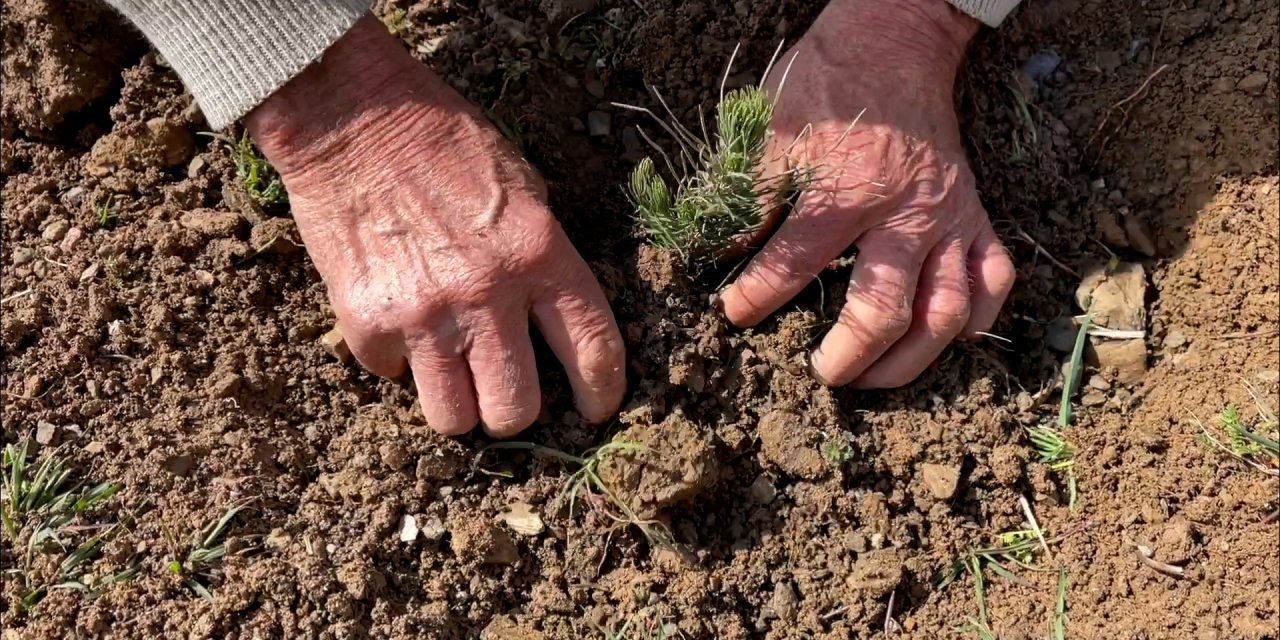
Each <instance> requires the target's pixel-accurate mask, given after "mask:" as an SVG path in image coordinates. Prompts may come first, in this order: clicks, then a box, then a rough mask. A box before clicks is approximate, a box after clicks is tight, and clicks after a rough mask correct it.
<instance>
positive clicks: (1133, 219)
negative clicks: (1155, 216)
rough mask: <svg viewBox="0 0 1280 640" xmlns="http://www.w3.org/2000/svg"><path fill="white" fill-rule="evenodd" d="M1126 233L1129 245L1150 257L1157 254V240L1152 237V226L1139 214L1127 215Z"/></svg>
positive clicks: (1125, 219)
mask: <svg viewBox="0 0 1280 640" xmlns="http://www.w3.org/2000/svg"><path fill="white" fill-rule="evenodd" d="M1124 234H1125V238H1126V239H1128V241H1129V246H1131V247H1133V248H1134V250H1136V251H1137V252H1138V253H1141V254H1142V255H1144V256H1147V257H1148V258H1154V257H1155V255H1156V241H1155V240H1154V239H1153V238H1152V237H1151V227H1150V225H1148V224H1147V222H1146V220H1143V219H1142V218H1139V217H1138V216H1125V218H1124Z"/></svg>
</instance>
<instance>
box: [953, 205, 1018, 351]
mask: <svg viewBox="0 0 1280 640" xmlns="http://www.w3.org/2000/svg"><path fill="white" fill-rule="evenodd" d="M968 262H969V276H970V277H971V278H972V279H973V284H972V285H971V286H970V291H971V292H972V294H971V303H972V311H971V312H970V314H969V322H968V324H966V325H965V328H964V335H966V336H970V337H973V336H975V335H976V334H977V332H979V331H987V330H988V329H990V328H991V327H992V326H993V325H995V323H996V318H997V317H998V316H999V315H1000V308H1001V307H1003V306H1004V301H1005V299H1007V298H1008V297H1009V291H1010V290H1011V289H1013V283H1014V280H1015V279H1016V278H1017V271H1015V270H1014V268H1013V261H1012V260H1010V259H1009V251H1008V250H1007V249H1005V247H1004V245H1003V244H1001V242H1000V238H998V237H996V233H995V231H993V230H992V229H991V224H990V223H987V224H985V225H983V229H982V230H981V231H980V232H978V237H977V239H976V240H974V243H973V246H972V247H970V248H969V255H968Z"/></svg>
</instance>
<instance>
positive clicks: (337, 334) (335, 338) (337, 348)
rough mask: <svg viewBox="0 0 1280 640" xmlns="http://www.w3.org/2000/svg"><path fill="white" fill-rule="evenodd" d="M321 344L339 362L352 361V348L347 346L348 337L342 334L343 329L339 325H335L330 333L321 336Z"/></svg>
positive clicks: (346, 362)
mask: <svg viewBox="0 0 1280 640" xmlns="http://www.w3.org/2000/svg"><path fill="white" fill-rule="evenodd" d="M320 346H321V347H323V348H324V350H325V352H327V353H328V354H329V355H331V356H333V357H334V358H335V359H337V360H338V362H341V363H342V364H348V363H350V362H351V348H350V347H348V346H347V339H346V338H344V337H343V336H342V329H340V328H339V327H337V326H335V327H334V328H333V329H330V330H329V332H328V333H326V334H324V335H323V336H320Z"/></svg>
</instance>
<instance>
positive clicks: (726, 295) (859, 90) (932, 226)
mask: <svg viewBox="0 0 1280 640" xmlns="http://www.w3.org/2000/svg"><path fill="white" fill-rule="evenodd" d="M977 28H978V22H977V21H976V20H973V19H972V18H969V17H967V16H964V15H962V14H960V13H959V12H958V11H956V10H954V9H952V8H951V7H950V6H949V5H948V4H947V3H946V2H944V0H902V1H899V2H875V1H873V0H832V2H830V4H828V6H827V8H826V9H825V10H824V11H823V13H822V15H821V16H820V17H819V18H818V20H817V21H816V22H815V23H814V25H813V27H812V28H811V29H810V30H809V32H808V33H806V34H805V36H804V37H803V38H802V39H801V40H800V41H799V42H798V43H797V44H796V46H795V47H794V48H793V49H792V50H791V51H790V52H788V53H787V54H786V55H785V56H784V57H783V58H782V59H781V60H780V61H779V62H778V64H777V66H776V67H775V71H774V72H773V73H772V74H771V77H770V80H769V82H770V84H771V85H772V86H771V87H770V91H771V92H772V93H773V95H775V96H776V100H777V106H776V108H775V111H774V117H773V132H774V139H773V150H772V152H771V154H770V164H771V165H773V166H774V167H775V168H777V169H780V170H786V168H788V167H790V168H796V167H810V168H813V169H814V171H815V173H814V174H813V179H814V181H813V183H811V184H809V185H807V186H806V188H805V191H804V193H803V194H802V196H801V198H800V201H799V202H798V203H797V206H796V207H795V210H794V211H793V212H792V213H791V214H790V215H789V216H788V217H787V219H786V220H785V221H784V222H783V223H782V226H781V227H780V228H779V229H778V231H777V232H776V233H775V234H774V235H773V237H772V238H771V239H770V240H769V242H768V243H767V244H766V245H765V246H764V248H763V249H761V251H760V252H759V253H758V254H757V255H756V256H755V257H754V258H753V259H752V260H751V262H750V263H749V264H748V265H747V267H746V270H745V271H744V272H743V273H742V275H741V276H740V277H738V279H737V280H736V281H735V282H734V283H733V284H732V285H730V286H729V287H728V288H727V289H726V290H725V291H724V292H723V295H722V297H721V300H722V304H723V307H724V311H725V314H726V315H727V316H728V317H729V320H730V321H732V322H733V323H734V324H737V325H739V326H751V325H754V324H756V323H758V322H760V321H761V320H763V319H764V318H765V317H766V316H768V315H769V314H770V313H773V312H774V311H775V310H776V309H778V307H780V306H781V305H782V304H783V303H785V302H786V301H788V300H790V299H791V298H792V297H793V296H795V295H796V294H797V293H799V292H800V290H801V289H803V288H804V287H805V286H806V285H808V284H809V283H810V282H811V281H812V280H813V279H814V278H816V277H817V276H818V274H819V273H820V272H821V271H822V270H823V269H825V268H826V267H827V265H828V264H829V263H831V261H832V260H835V259H836V258H838V257H839V256H840V255H841V254H842V253H843V252H844V251H845V250H846V249H848V248H849V247H850V245H856V246H857V250H858V255H857V259H856V261H855V264H854V267H853V275H852V278H851V282H850V285H849V289H848V295H847V297H846V300H845V304H844V307H843V308H842V309H841V312H840V317H839V319H838V321H837V322H836V324H835V326H833V327H832V328H831V330H830V331H829V332H828V333H827V335H826V336H825V337H824V338H823V340H822V343H821V344H820V346H819V347H818V348H817V350H815V351H814V352H813V354H812V357H811V361H810V362H811V368H812V370H813V373H814V375H815V376H816V377H817V378H818V379H819V380H820V381H822V382H823V383H825V384H828V385H831V386H840V385H845V384H849V383H854V384H855V385H856V386H858V387H862V388H885V387H896V386H901V385H904V384H907V383H908V382H910V381H911V380H913V379H915V378H916V377H917V376H918V375H920V373H922V372H923V371H924V370H925V368H927V367H928V366H929V365H930V364H931V363H932V362H933V361H934V360H935V359H936V358H937V357H938V356H939V355H940V354H941V353H942V351H943V349H945V348H946V346H947V345H948V344H949V343H950V342H951V341H952V340H953V339H955V338H956V337H958V336H972V335H973V334H975V333H976V332H979V331H983V330H986V329H988V328H989V327H990V326H991V325H992V324H993V323H994V322H995V319H996V316H997V314H998V313H999V311H1000V307H1001V306H1002V305H1003V303H1004V299H1005V297H1006V296H1007V295H1008V293H1009V289H1010V288H1011V287H1012V285H1013V281H1014V276H1015V273H1014V270H1013V265H1012V263H1011V262H1010V260H1009V257H1008V255H1007V254H1006V253H1005V250H1004V247H1003V246H1002V245H1001V244H1000V241H999V240H998V239H997V237H996V235H995V233H994V232H993V231H992V229H991V223H990V221H989V219H988V217H987V213H986V211H985V210H984V209H983V207H982V203H981V202H979V200H978V194H977V192H976V191H975V188H974V178H973V174H972V172H971V171H970V170H969V167H968V164H967V163H966V161H965V158H964V149H963V148H962V146H961V143H960V131H959V126H958V124H957V122H956V116H955V110H954V107H953V105H952V90H953V85H954V83H955V74H956V71H957V69H958V67H959V65H960V61H961V58H962V57H963V54H964V48H965V45H966V44H967V42H968V40H969V39H970V38H971V37H972V36H973V34H974V33H975V32H976V31H977ZM793 60H794V62H792V61H793ZM789 64H790V70H789V71H787V72H785V73H784V70H785V69H786V68H787V67H788V65H789ZM784 77H785V80H784ZM781 82H785V85H783V86H782V87H781V89H779V86H778V83H781ZM851 123H852V126H850V125H851ZM778 173H779V172H778V171H774V172H773V175H777V174H778Z"/></svg>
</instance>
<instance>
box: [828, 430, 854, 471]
mask: <svg viewBox="0 0 1280 640" xmlns="http://www.w3.org/2000/svg"><path fill="white" fill-rule="evenodd" d="M853 455H854V451H853V444H852V443H850V442H849V441H848V440H847V439H846V438H844V437H841V436H837V437H835V438H832V439H830V440H827V441H826V442H823V443H822V457H823V458H825V459H826V460H827V463H829V464H830V465H831V466H833V467H836V468H839V467H841V466H843V465H844V463H846V462H848V461H850V460H852V459H853Z"/></svg>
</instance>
